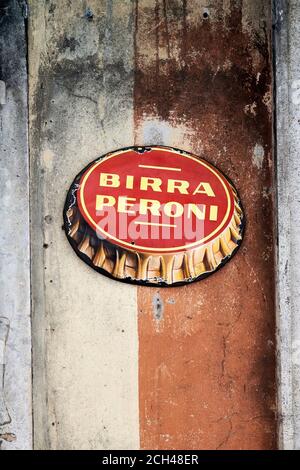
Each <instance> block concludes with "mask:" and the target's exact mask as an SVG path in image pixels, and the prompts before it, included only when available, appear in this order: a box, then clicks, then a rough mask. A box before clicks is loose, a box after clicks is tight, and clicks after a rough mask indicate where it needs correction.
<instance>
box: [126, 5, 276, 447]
mask: <svg viewBox="0 0 300 470" xmlns="http://www.w3.org/2000/svg"><path fill="white" fill-rule="evenodd" d="M249 3H250V2H244V3H243V2H239V1H238V2H231V3H230V9H229V11H226V12H224V11H223V9H222V8H221V6H222V2H219V1H217V2H215V5H214V7H213V8H212V9H211V11H209V16H208V18H204V17H203V12H202V10H201V8H200V7H199V2H196V1H179V0H174V1H172V2H167V1H161V0H156V2H155V3H154V2H148V1H142V0H140V1H139V2H136V37H135V55H136V71H135V90H134V99H135V104H134V106H135V109H134V112H135V129H136V142H135V143H136V144H139V145H143V144H148V145H149V144H165V145H177V146H179V147H182V148H183V149H185V150H187V151H191V152H195V153H196V154H198V155H200V156H204V157H206V158H207V159H208V160H209V161H211V162H212V163H213V164H215V165H216V166H218V167H219V168H220V169H221V170H223V171H224V173H225V174H227V175H228V176H229V177H230V178H231V179H232V180H233V181H234V183H235V185H236V187H237V189H238V190H239V192H240V195H241V197H242V200H243V202H244V209H245V213H246V219H247V227H246V234H245V240H244V242H243V247H242V249H241V250H240V251H239V252H238V254H237V255H236V256H235V257H234V258H233V260H232V261H230V262H229V263H228V264H227V266H226V267H224V268H223V269H222V270H221V271H219V272H217V273H216V274H214V275H212V276H211V277H209V278H207V279H206V280H203V281H200V282H199V283H195V284H193V285H190V286H184V287H179V288H173V289H156V288H144V287H139V288H138V311H139V321H138V328H139V409H140V437H141V447H142V448H145V449H150V448H154V449H202V448H203V449H272V448H275V445H276V444H275V443H276V422H275V416H274V410H275V353H274V343H275V314H274V262H273V220H272V213H273V200H272V191H273V181H272V174H273V158H272V147H271V146H272V114H271V111H272V110H271V98H272V97H271V59H270V18H271V12H270V8H269V2H257V9H258V12H259V14H258V17H259V21H258V20H257V18H256V17H255V18H254V17H253V22H252V23H251V21H250V22H249V21H248V20H249V18H248V17H246V16H245V15H246V12H245V6H247V4H249ZM252 3H253V2H252ZM242 5H244V9H243V15H244V16H243V15H242ZM252 6H253V5H252ZM254 10H255V9H254ZM254 10H253V9H252V11H254ZM253 15H254V13H253ZM250 19H251V18H250ZM256 20H257V21H256ZM150 139H154V140H155V141H154V140H153V141H152V142H150V141H149V140H150Z"/></svg>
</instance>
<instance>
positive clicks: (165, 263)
mask: <svg viewBox="0 0 300 470" xmlns="http://www.w3.org/2000/svg"><path fill="white" fill-rule="evenodd" d="M64 222H65V230H66V234H67V237H68V239H69V241H70V243H71V245H72V247H73V248H74V250H75V251H76V253H77V255H78V256H79V257H80V258H82V259H83V260H84V261H85V262H86V263H88V264H89V265H90V266H92V267H93V268H94V269H95V270H97V271H99V272H101V273H103V274H105V275H108V276H111V277H113V278H115V279H118V280H121V281H125V282H133V283H140V284H148V285H153V284H155V285H157V284H160V285H166V286H170V285H174V284H180V283H181V284H182V283H187V282H191V281H194V280H199V279H201V278H203V277H205V276H207V275H208V274H211V273H212V272H214V271H216V270H217V269H218V268H219V267H220V266H222V265H223V264H224V263H225V262H226V261H227V260H228V259H229V258H230V257H231V256H232V255H233V253H234V252H235V251H236V250H237V248H238V246H239V245H240V243H241V240H242V235H243V228H244V216H243V211H242V206H241V202H240V199H239V197H238V194H237V191H236V189H235V188H234V187H233V185H232V183H231V182H230V181H229V180H228V178H226V177H225V176H224V175H223V174H222V173H221V172H220V171H219V170H218V169H217V168H215V167H214V166H212V165H211V164H210V163H208V162H207V161H205V160H204V159H202V158H199V157H197V156H195V155H192V154H189V153H187V152H184V151H182V150H178V149H173V148H169V147H162V146H153V147H131V148H126V149H121V150H118V151H116V152H113V153H109V154H107V155H105V156H103V157H101V158H99V159H97V160H95V161H94V162H92V163H90V164H89V165H88V167H87V168H85V169H84V170H83V171H82V172H81V173H80V174H79V175H77V177H76V178H75V180H74V182H73V184H72V186H71V188H70V190H69V192H68V196H67V200H66V204H65V208H64Z"/></svg>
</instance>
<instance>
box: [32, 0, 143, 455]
mask: <svg viewBox="0 0 300 470" xmlns="http://www.w3.org/2000/svg"><path fill="white" fill-rule="evenodd" d="M29 7H30V21H29V75H30V81H29V90H30V148H31V199H32V203H31V215H32V217H31V224H32V225H31V227H32V285H33V312H32V314H33V368H34V395H33V402H34V424H35V427H34V429H35V433H34V446H35V448H38V449H48V448H50V449H134V448H138V447H139V423H138V384H137V381H138V369H137V367H138V364H137V357H138V343H137V308H136V303H137V302H136V287H134V286H128V285H123V284H121V283H118V282H113V281H112V280H110V279H107V278H105V277H104V276H101V275H100V274H98V273H96V272H94V271H93V270H92V269H90V268H89V267H88V266H86V265H85V264H84V263H83V262H82V261H81V260H80V259H79V258H77V257H76V255H75V254H74V252H73V250H72V249H71V247H70V246H69V244H68V241H67V238H66V236H65V233H64V232H63V230H62V228H61V227H62V223H63V218H62V215H63V206H64V202H65V198H66V194H67V190H68V188H69V186H70V184H71V182H72V180H73V178H74V177H75V176H76V174H77V173H79V171H80V170H81V169H82V168H83V167H84V166H86V165H87V164H88V163H89V162H90V161H92V160H94V159H95V158H97V157H98V156H100V155H102V154H104V153H105V152H108V151H111V150H114V149H116V148H120V147H125V146H129V145H131V144H132V141H133V104H132V103H133V68H134V61H133V30H132V22H133V11H132V10H133V4H132V2H131V1H129V0H127V1H122V2H117V4H115V3H114V2H109V1H103V0H102V1H98V0H93V1H90V2H89V4H88V8H87V7H85V2H82V1H80V0H76V1H72V7H71V8H70V7H69V2H62V1H52V2H51V3H50V2H47V1H44V0H32V1H30V3H29Z"/></svg>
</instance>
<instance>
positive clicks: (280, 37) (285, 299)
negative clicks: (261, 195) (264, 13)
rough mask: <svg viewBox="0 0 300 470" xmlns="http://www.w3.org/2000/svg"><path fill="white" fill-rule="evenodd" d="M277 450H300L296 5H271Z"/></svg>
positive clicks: (293, 0) (299, 42)
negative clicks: (275, 259)
mask: <svg viewBox="0 0 300 470" xmlns="http://www.w3.org/2000/svg"><path fill="white" fill-rule="evenodd" d="M274 15H275V16H274V47H275V59H276V62H275V67H276V103H275V105H276V149H277V192H278V201H277V203H278V204H277V205H278V227H277V231H278V252H277V260H278V271H277V302H278V304H277V364H278V383H277V387H278V424H279V446H280V447H281V448H282V449H300V393H299V390H300V316H299V311H300V270H299V263H298V257H299V253H300V210H299V201H300V170H299V154H300V139H299V132H300V60H299V59H300V57H299V50H300V5H299V1H298V0H276V1H275V4H274Z"/></svg>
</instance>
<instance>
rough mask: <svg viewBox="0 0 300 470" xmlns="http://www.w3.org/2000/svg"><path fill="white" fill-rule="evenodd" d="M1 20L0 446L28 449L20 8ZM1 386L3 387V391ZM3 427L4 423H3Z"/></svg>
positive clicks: (14, 6) (24, 76)
mask: <svg viewBox="0 0 300 470" xmlns="http://www.w3.org/2000/svg"><path fill="white" fill-rule="evenodd" d="M6 3H7V5H8V6H7V8H6V9H5V11H4V10H2V11H1V15H0V165H1V176H0V200H1V204H0V220H1V231H0V247H1V248H0V349H1V351H0V356H1V357H0V381H2V374H3V373H4V382H3V384H2V383H1V385H0V445H1V448H2V449H29V448H31V445H32V435H31V434H32V426H31V423H32V416H31V332H30V329H31V328H30V270H29V197H28V138H27V122H28V121H27V119H28V116H27V70H26V34H25V24H24V17H23V11H22V7H21V5H20V4H21V3H22V2H20V4H19V2H17V1H15V0H12V1H11V2H6ZM2 385H3V387H2ZM4 423H6V424H4Z"/></svg>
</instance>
